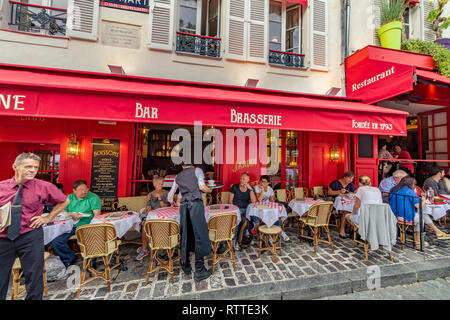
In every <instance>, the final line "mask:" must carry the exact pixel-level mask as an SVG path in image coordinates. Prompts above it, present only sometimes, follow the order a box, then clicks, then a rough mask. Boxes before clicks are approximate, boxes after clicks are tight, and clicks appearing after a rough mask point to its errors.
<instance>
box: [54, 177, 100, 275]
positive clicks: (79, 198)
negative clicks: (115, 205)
mask: <svg viewBox="0 0 450 320" xmlns="http://www.w3.org/2000/svg"><path fill="white" fill-rule="evenodd" d="M72 187H73V193H71V194H69V196H68V198H69V200H70V204H69V205H68V206H67V207H66V208H65V209H66V211H67V212H68V213H69V216H70V217H71V218H72V219H73V220H76V221H78V220H79V221H78V222H77V223H75V225H74V226H73V228H72V231H71V232H67V233H64V234H62V235H60V236H59V237H57V238H56V239H54V240H53V241H52V245H53V249H54V250H55V253H56V254H57V255H58V256H59V257H60V258H61V261H62V262H63V263H64V265H65V266H66V267H68V266H69V265H70V264H72V263H73V262H75V260H76V256H75V253H74V252H73V251H72V249H70V247H69V244H68V241H69V238H70V237H71V236H73V235H74V234H75V231H76V229H77V227H79V226H82V225H85V224H89V223H91V220H92V219H93V218H94V217H95V216H97V215H99V214H100V212H101V209H102V201H101V199H100V197H99V196H98V195H96V194H95V193H93V192H91V191H89V188H88V186H87V182H86V181H84V180H77V181H75V182H74V183H73V186H72ZM82 214H85V215H86V214H87V215H89V216H87V217H83V216H82Z"/></svg>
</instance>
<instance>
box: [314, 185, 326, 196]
mask: <svg viewBox="0 0 450 320" xmlns="http://www.w3.org/2000/svg"><path fill="white" fill-rule="evenodd" d="M311 195H312V196H313V197H314V198H315V197H317V198H322V199H325V198H326V197H327V194H326V190H325V188H324V187H322V186H316V187H312V188H311Z"/></svg>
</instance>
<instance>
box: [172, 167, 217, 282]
mask: <svg viewBox="0 0 450 320" xmlns="http://www.w3.org/2000/svg"><path fill="white" fill-rule="evenodd" d="M177 188H179V189H180V194H181V203H180V231H181V268H182V269H183V271H184V273H185V274H187V275H190V274H191V272H192V268H191V264H190V261H189V254H190V252H195V272H194V279H195V281H201V280H204V279H207V278H209V276H211V272H210V271H209V270H206V268H205V263H204V257H205V256H208V255H209V254H210V253H211V243H210V241H209V235H208V226H207V224H206V220H205V207H204V206H203V198H202V191H203V192H206V193H211V192H212V190H211V189H210V188H208V187H207V186H206V184H205V175H204V174H203V171H202V169H200V168H194V167H193V166H191V165H185V164H183V170H182V171H181V172H180V173H179V174H178V175H177V176H176V178H175V182H174V184H173V185H172V188H171V190H170V192H169V196H168V200H169V202H171V203H173V195H174V193H175V191H176V190H177Z"/></svg>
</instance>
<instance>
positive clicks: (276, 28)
mask: <svg viewBox="0 0 450 320" xmlns="http://www.w3.org/2000/svg"><path fill="white" fill-rule="evenodd" d="M269 26H270V32H269V41H270V42H272V43H275V45H277V46H278V45H279V47H280V49H281V23H280V22H272V21H271V22H270V24H269ZM280 49H275V50H280Z"/></svg>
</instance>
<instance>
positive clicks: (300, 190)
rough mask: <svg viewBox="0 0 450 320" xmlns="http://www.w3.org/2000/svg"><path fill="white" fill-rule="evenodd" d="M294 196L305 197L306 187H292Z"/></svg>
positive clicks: (306, 193)
mask: <svg viewBox="0 0 450 320" xmlns="http://www.w3.org/2000/svg"><path fill="white" fill-rule="evenodd" d="M294 196H295V198H302V199H303V198H306V197H308V189H307V188H305V187H299V188H294Z"/></svg>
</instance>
